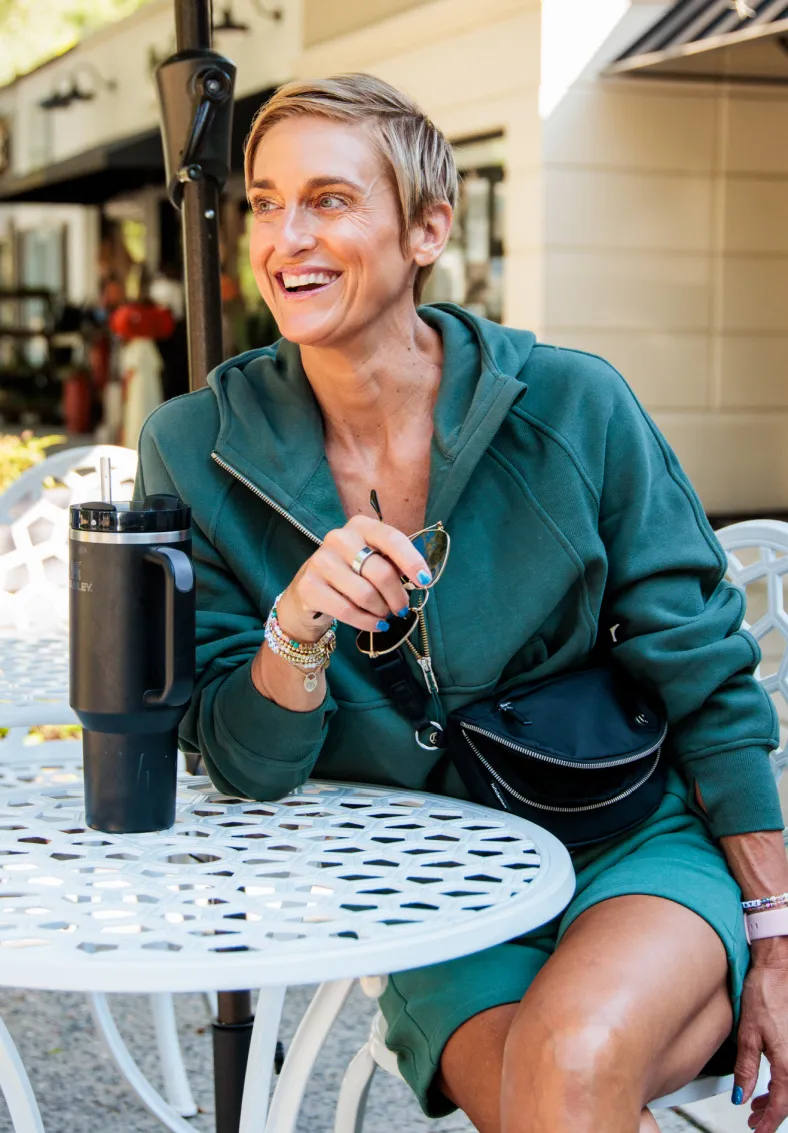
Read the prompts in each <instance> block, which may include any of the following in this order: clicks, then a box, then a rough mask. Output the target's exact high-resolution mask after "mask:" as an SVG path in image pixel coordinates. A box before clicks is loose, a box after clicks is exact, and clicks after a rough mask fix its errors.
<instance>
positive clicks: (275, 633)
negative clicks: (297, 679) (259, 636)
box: [265, 594, 337, 692]
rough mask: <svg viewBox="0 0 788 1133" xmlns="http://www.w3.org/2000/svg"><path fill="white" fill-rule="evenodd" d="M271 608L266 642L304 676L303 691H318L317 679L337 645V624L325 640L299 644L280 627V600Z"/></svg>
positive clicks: (333, 624) (324, 635)
mask: <svg viewBox="0 0 788 1133" xmlns="http://www.w3.org/2000/svg"><path fill="white" fill-rule="evenodd" d="M281 597H282V595H281V594H278V595H277V597H276V601H275V602H274V604H273V606H272V607H271V612H270V614H269V615H268V617H267V619H266V623H265V640H266V642H267V644H268V648H269V649H270V650H271V652H272V653H276V655H277V656H278V657H281V658H282V660H283V661H287V663H288V664H289V665H292V666H293V668H295V669H298V671H299V672H301V673H303V674H304V688H305V689H306V691H307V692H314V691H315V689H316V688H317V683H318V682H317V678H318V676H319V674H320V673H321V672H322V671H323V669H327V668H328V666H329V662H330V660H331V654H332V653H333V652H334V650H335V649H336V644H337V633H336V631H337V621H336V618H334V620H333V622H332V623H331V625H330V626H329V627H328V629H327V630H326V632H325V633H324V634H323V636H322V637H320V638H318V640H317V641H296V640H295V639H294V638H292V637H288V636H287V634H286V633H285V632H284V630H283V629H282V627H281V626H280V624H279V619H278V617H277V613H276V607H277V605H278V603H279V599H280V598H281Z"/></svg>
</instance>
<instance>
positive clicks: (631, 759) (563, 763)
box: [460, 724, 667, 814]
mask: <svg viewBox="0 0 788 1133" xmlns="http://www.w3.org/2000/svg"><path fill="white" fill-rule="evenodd" d="M460 731H461V732H462V736H463V739H464V740H465V742H466V743H467V744H468V747H469V748H470V749H471V751H472V752H473V754H474V755H475V756H476V758H477V759H478V760H479V762H480V763H481V764H482V766H483V767H484V768H485V769H486V770H487V772H488V773H489V774H490V775H492V777H493V779H494V780H495V782H496V783H498V784H499V785H500V786H501V787H503V789H504V790H505V791H506V792H507V793H508V794H510V795H511V796H512V798H515V799H517V801H518V802H521V803H524V804H525V805H526V806H532V807H535V808H536V809H537V810H545V811H551V812H552V813H553V814H580V813H582V812H584V811H590V810H601V809H602V808H603V807H607V806H613V804H614V803H618V802H621V801H622V800H623V799H626V798H628V797H629V796H630V795H632V794H634V793H635V791H637V790H638V789H639V788H640V787H642V786H643V784H644V783H646V782H647V781H648V780H649V779H650V778H651V776H652V775H653V774H654V772H655V771H656V769H657V766H658V764H659V760H660V756H661V754H662V743H663V741H664V739H665V736H666V734H667V726H666V727H665V729H664V730H663V732H662V735H661V736H660V738H659V740H658V741H657V743H656V744H652V745H651V746H650V747H648V748H646V749H645V750H644V751H640V752H637V753H636V754H635V755H627V756H624V757H623V758H620V759H610V760H603V761H601V762H599V763H583V764H579V763H577V762H576V761H575V762H573V761H571V760H567V759H556V758H555V757H554V756H551V755H544V754H543V753H542V752H538V751H533V750H532V749H531V748H526V747H521V746H520V744H515V743H512V742H511V741H510V740H505V739H502V738H501V737H500V736H497V735H496V734H495V733H494V732H489V731H487V730H486V729H485V728H480V727H478V726H477V725H474V724H461V725H460ZM468 732H477V733H478V734H479V735H482V736H485V737H487V738H488V739H490V740H493V741H494V742H495V743H499V744H501V745H503V746H504V747H508V748H511V749H512V750H513V751H516V752H518V753H519V754H521V755H527V756H530V757H531V758H532V759H536V760H541V761H542V762H543V763H553V764H557V765H558V766H559V767H571V768H573V769H574V770H577V769H578V768H582V770H584V771H593V770H599V771H601V770H604V769H605V768H609V767H621V766H623V765H624V764H627V763H636V762H637V761H638V760H639V759H645V758H646V757H647V756H649V755H654V754H655V755H656V758H655V759H654V761H653V763H652V764H651V766H650V767H649V768H648V770H647V771H646V773H645V774H644V775H643V776H642V777H641V778H640V779H638V781H637V783H633V784H632V786H631V787H627V789H626V790H624V791H621V792H619V794H617V795H615V796H614V797H613V798H612V799H604V800H603V801H602V802H598V803H588V804H586V805H584V806H550V805H548V804H547V803H540V802H536V801H535V800H534V799H528V798H526V797H525V795H522V794H520V792H519V791H516V790H515V789H514V787H512V786H510V785H509V783H507V782H506V780H505V779H504V778H503V776H502V775H501V774H500V772H498V771H496V770H495V768H494V767H493V766H492V764H491V763H490V761H489V760H488V759H486V758H485V757H484V756H483V755H482V753H481V752H480V751H479V749H478V747H477V746H476V744H475V743H474V742H473V740H472V739H471V737H470V736H469V735H468ZM496 793H497V792H496Z"/></svg>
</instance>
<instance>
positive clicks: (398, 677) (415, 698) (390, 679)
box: [369, 649, 452, 794]
mask: <svg viewBox="0 0 788 1133" xmlns="http://www.w3.org/2000/svg"><path fill="white" fill-rule="evenodd" d="M369 663H370V665H371V666H372V668H373V670H374V672H375V675H376V676H377V678H378V680H379V681H380V683H381V685H382V686H383V689H384V691H385V692H386V693H388V695H389V697H390V698H391V700H392V701H393V702H394V707H395V708H396V709H397V711H398V712H399V713H400V715H402V716H404V717H405V719H406V720H408V721H410V723H411V724H412V725H413V730H414V731H415V733H416V739H417V741H418V742H419V743H421V741H420V740H419V739H418V737H419V734H420V733H422V732H427V733H429V732H431V731H432V730H433V725H432V721H431V720H430V718H429V716H428V714H427V707H426V705H427V698H426V696H425V694H424V690H423V689H422V687H421V685H420V684H419V681H418V680H417V678H416V677H415V675H414V674H413V672H412V671H411V669H410V666H409V665H408V663H407V661H406V660H405V655H404V653H403V651H402V649H393V650H392V651H391V653H384V654H383V655H382V656H379V657H370V658H369ZM421 746H422V747H423V746H424V745H423V744H422V745H421ZM429 750H431V749H429ZM451 762H452V759H451V755H450V754H449V752H448V751H444V752H443V753H442V754H441V755H440V756H439V757H438V759H437V761H436V763H435V765H434V767H433V768H432V769H431V770H430V772H429V774H428V775H427V780H426V784H425V785H426V788H427V790H428V791H432V792H434V793H436V794H442V787H443V782H444V779H445V776H446V771H447V770H448V767H449V764H450V763H451Z"/></svg>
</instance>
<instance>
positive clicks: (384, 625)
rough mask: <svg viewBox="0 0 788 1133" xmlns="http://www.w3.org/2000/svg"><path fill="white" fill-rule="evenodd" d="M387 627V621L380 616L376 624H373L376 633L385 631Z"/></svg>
mask: <svg viewBox="0 0 788 1133" xmlns="http://www.w3.org/2000/svg"><path fill="white" fill-rule="evenodd" d="M388 628H389V623H388V622H387V621H385V620H384V619H383V618H381V619H380V621H379V622H378V624H377V625H376V626H375V629H376V630H377V631H378V633H385V632H386V630H387V629H388Z"/></svg>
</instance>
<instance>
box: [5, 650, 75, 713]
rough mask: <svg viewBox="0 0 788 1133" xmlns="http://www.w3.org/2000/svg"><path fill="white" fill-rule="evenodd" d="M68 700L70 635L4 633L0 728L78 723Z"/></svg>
mask: <svg viewBox="0 0 788 1133" xmlns="http://www.w3.org/2000/svg"><path fill="white" fill-rule="evenodd" d="M76 722H77V718H76V716H75V714H74V711H73V709H72V708H71V706H70V705H69V703H68V637H67V636H66V634H65V633H62V634H51V635H49V636H47V637H30V638H28V639H25V638H21V637H12V636H10V635H9V636H6V635H5V634H3V635H2V636H0V728H14V727H18V726H21V725H29V726H32V725H34V724H76Z"/></svg>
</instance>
